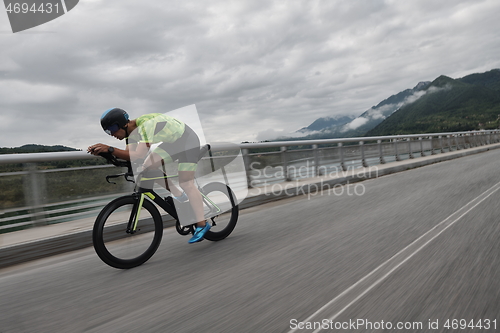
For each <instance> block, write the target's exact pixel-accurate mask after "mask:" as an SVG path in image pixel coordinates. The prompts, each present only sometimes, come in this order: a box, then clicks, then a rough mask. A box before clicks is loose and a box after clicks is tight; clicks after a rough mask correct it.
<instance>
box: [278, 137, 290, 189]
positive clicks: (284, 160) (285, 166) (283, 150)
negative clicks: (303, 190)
mask: <svg viewBox="0 0 500 333" xmlns="http://www.w3.org/2000/svg"><path fill="white" fill-rule="evenodd" d="M280 150H281V163H282V164H283V173H284V176H285V180H286V181H287V182H289V181H291V180H292V179H291V178H290V174H289V173H288V159H287V155H286V152H287V150H288V148H287V147H286V146H282V147H281V148H280Z"/></svg>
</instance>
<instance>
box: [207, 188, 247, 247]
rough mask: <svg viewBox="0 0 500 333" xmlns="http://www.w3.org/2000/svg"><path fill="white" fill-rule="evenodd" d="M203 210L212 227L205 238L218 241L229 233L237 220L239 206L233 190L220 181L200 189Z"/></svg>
mask: <svg viewBox="0 0 500 333" xmlns="http://www.w3.org/2000/svg"><path fill="white" fill-rule="evenodd" d="M201 193H202V195H203V210H204V213H205V218H206V219H207V221H208V223H212V228H211V229H210V230H209V231H207V233H206V234H205V239H208V240H211V241H219V240H222V239H224V238H226V237H227V236H229V235H230V234H231V232H232V231H233V230H234V227H235V226H236V222H237V221H238V213H239V208H238V205H237V201H236V196H235V195H234V193H233V191H231V189H230V188H229V187H228V186H226V185H225V184H222V183H210V184H207V185H205V186H204V187H203V188H202V189H201Z"/></svg>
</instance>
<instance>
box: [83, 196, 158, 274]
mask: <svg viewBox="0 0 500 333" xmlns="http://www.w3.org/2000/svg"><path fill="white" fill-rule="evenodd" d="M136 201H137V199H136V198H134V197H133V196H132V195H129V196H124V197H120V198H117V199H115V200H113V201H111V202H110V203H108V204H107V205H106V206H105V207H104V208H103V209H102V210H101V212H100V213H99V215H98V216H97V218H96V221H95V223H94V228H93V231H92V242H93V245H94V249H95V251H96V253H97V255H98V256H99V258H101V260H102V261H103V262H104V263H106V264H108V265H109V266H111V267H114V268H119V269H129V268H134V267H137V266H140V265H142V264H144V263H145V262H146V261H148V260H149V259H150V258H151V257H152V256H153V254H155V252H156V250H157V249H158V246H160V243H161V239H162V236H163V221H162V218H161V215H160V213H159V212H158V209H157V208H156V206H155V205H154V204H153V203H151V202H150V201H148V200H144V202H143V208H145V209H146V210H147V211H148V212H149V213H150V214H151V216H152V217H153V220H154V228H155V230H154V232H155V235H154V237H153V241H152V242H151V245H150V246H149V247H148V248H147V249H146V251H144V253H143V254H142V255H140V256H138V257H136V258H133V259H121V258H118V257H115V256H114V255H113V254H111V253H110V252H109V251H108V250H107V248H106V246H105V244H104V240H103V227H104V224H105V222H106V219H107V218H108V217H109V216H110V215H111V213H113V212H114V211H115V210H117V209H118V208H120V207H122V206H124V205H129V204H133V203H135V202H136Z"/></svg>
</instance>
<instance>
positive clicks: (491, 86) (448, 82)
mask: <svg viewBox="0 0 500 333" xmlns="http://www.w3.org/2000/svg"><path fill="white" fill-rule="evenodd" d="M499 117H500V70H498V69H495V70H492V71H489V72H486V73H480V74H471V75H468V76H465V77H463V78H461V79H452V78H450V77H447V76H444V75H441V76H439V77H438V78H437V79H435V80H434V81H432V82H431V83H430V84H429V85H427V86H426V87H425V88H424V89H423V90H422V92H421V96H420V97H419V98H418V99H417V100H415V101H413V102H412V103H409V104H406V105H404V106H402V107H401V108H399V109H398V110H397V111H396V112H394V113H393V114H392V115H391V116H390V117H388V118H387V119H386V120H384V121H383V122H382V123H380V124H379V125H377V126H376V127H375V128H373V129H372V130H370V131H368V132H367V133H366V136H379V135H396V134H412V133H433V132H434V133H438V132H455V131H469V130H478V129H492V128H498V126H499Z"/></svg>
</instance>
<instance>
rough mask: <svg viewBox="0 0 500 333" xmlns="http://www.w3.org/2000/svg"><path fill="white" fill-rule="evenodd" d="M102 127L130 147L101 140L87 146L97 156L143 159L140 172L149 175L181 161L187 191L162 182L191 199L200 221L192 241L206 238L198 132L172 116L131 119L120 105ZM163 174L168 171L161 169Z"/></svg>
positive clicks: (181, 197)
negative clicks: (198, 180)
mask: <svg viewBox="0 0 500 333" xmlns="http://www.w3.org/2000/svg"><path fill="white" fill-rule="evenodd" d="M101 126H102V128H103V130H104V131H105V132H106V133H107V134H109V135H111V136H113V137H115V138H117V139H118V140H123V139H126V142H127V146H126V148H125V149H118V148H115V147H111V146H108V145H105V144H102V143H98V144H95V145H92V146H89V147H88V149H87V151H88V152H89V153H91V154H93V155H99V154H100V153H110V154H112V155H114V156H116V157H117V158H120V159H124V160H128V161H133V162H136V163H137V161H140V162H141V165H140V167H139V171H142V170H145V171H147V172H149V174H154V173H155V171H156V173H158V172H160V171H159V168H160V167H161V166H162V165H163V163H165V162H166V163H168V162H172V161H175V160H178V161H179V166H178V171H179V184H180V186H181V188H182V190H183V191H184V192H183V193H181V191H180V190H179V189H178V188H177V187H175V186H174V185H173V184H171V183H170V182H167V183H164V182H162V183H161V185H162V186H164V187H165V188H167V189H168V190H169V191H171V193H172V194H173V195H174V198H176V199H178V200H180V201H184V200H187V199H189V202H190V204H191V207H192V208H193V211H194V213H195V217H196V221H197V223H196V229H195V232H194V235H193V237H192V238H191V239H190V240H189V241H188V243H190V244H192V243H196V242H200V241H202V240H203V236H204V235H205V233H206V232H207V231H208V230H210V227H211V225H210V223H208V222H207V221H206V220H205V219H204V216H203V202H202V197H201V193H200V191H199V190H198V188H197V187H196V185H195V183H194V175H195V171H196V167H197V163H198V159H199V153H200V140H199V138H198V136H197V135H196V133H195V132H194V131H193V130H192V129H191V128H190V127H189V126H188V125H186V124H185V123H183V122H181V121H180V120H178V119H176V118H173V117H171V116H168V115H164V114H161V113H151V114H145V115H143V116H140V117H138V118H137V119H132V120H130V119H129V115H128V114H127V112H126V111H124V110H122V109H119V108H111V109H109V110H107V111H105V112H104V113H103V114H102V116H101ZM129 140H130V141H133V142H129ZM157 143H160V144H159V145H158V146H156V147H154V148H153V150H152V151H151V152H150V148H151V146H152V145H153V144H157ZM148 153H149V154H148ZM146 156H147V157H146ZM145 157H146V158H145ZM144 158H145V159H144ZM161 175H162V176H163V175H164V173H163V172H161ZM162 178H163V177H162ZM162 180H163V179H162Z"/></svg>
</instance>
